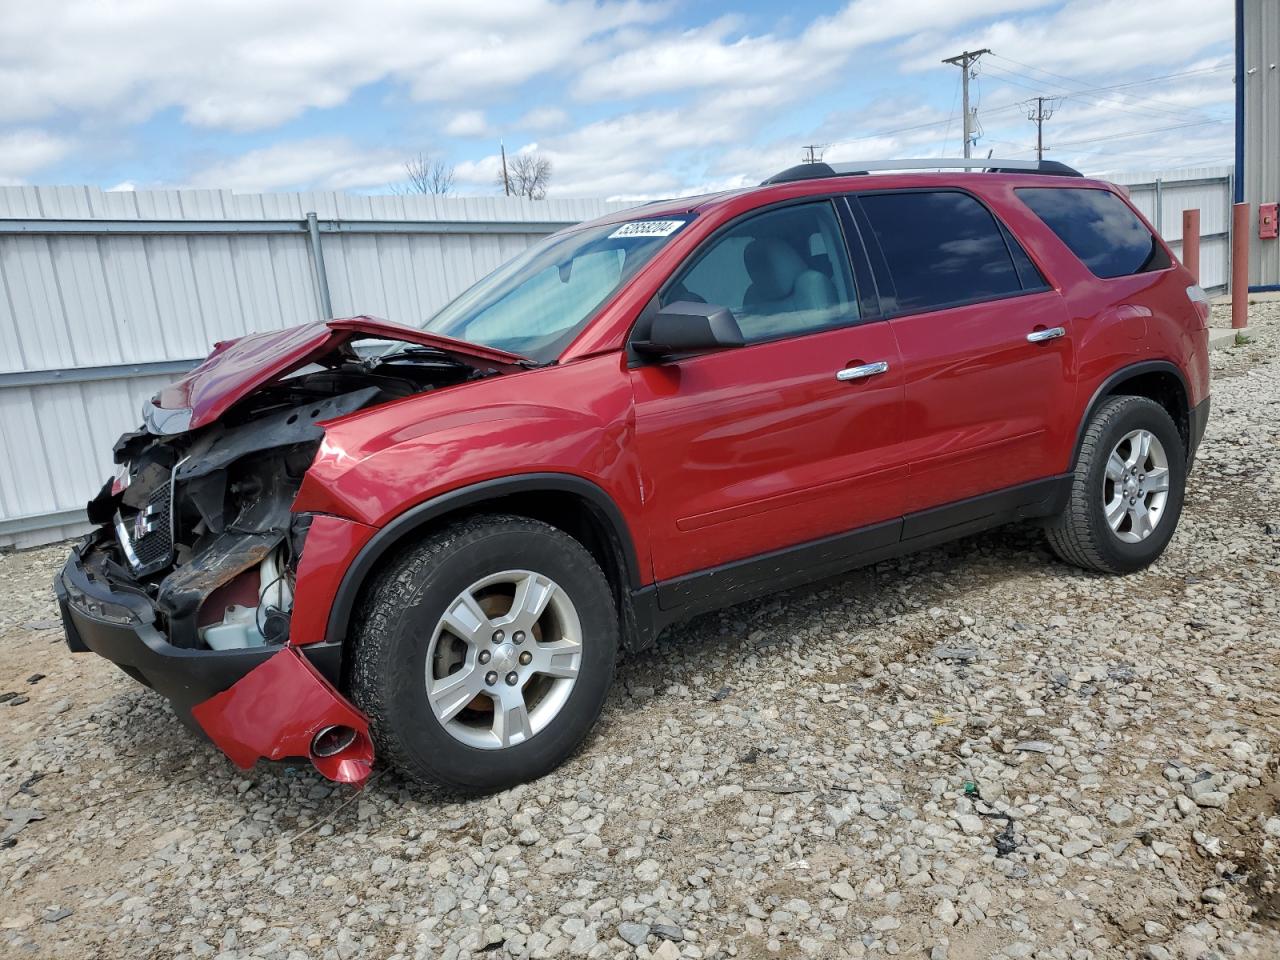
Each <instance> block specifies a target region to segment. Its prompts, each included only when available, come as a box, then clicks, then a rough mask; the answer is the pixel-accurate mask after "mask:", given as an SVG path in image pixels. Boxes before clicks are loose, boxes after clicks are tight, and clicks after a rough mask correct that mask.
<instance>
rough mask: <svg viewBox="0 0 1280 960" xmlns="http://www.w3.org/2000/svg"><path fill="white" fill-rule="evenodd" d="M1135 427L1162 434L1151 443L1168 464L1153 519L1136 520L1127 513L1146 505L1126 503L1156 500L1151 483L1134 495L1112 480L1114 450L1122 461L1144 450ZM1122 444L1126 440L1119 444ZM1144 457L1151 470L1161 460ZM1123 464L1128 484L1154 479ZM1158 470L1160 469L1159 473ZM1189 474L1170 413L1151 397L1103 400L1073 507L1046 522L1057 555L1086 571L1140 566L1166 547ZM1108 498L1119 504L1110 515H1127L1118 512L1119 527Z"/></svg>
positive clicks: (1089, 432) (1083, 447)
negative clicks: (1161, 497)
mask: <svg viewBox="0 0 1280 960" xmlns="http://www.w3.org/2000/svg"><path fill="white" fill-rule="evenodd" d="M1135 432H1146V433H1147V434H1149V435H1151V436H1153V437H1154V438H1155V440H1156V441H1158V444H1155V443H1152V444H1151V449H1152V451H1153V454H1152V456H1154V451H1156V450H1157V448H1158V449H1159V452H1160V454H1161V456H1162V457H1163V459H1164V461H1165V463H1166V464H1167V466H1166V467H1165V469H1167V471H1168V474H1167V477H1168V489H1167V490H1166V491H1164V494H1165V498H1164V500H1163V503H1162V504H1161V506H1160V507H1159V509H1158V511H1148V512H1147V513H1146V518H1147V519H1143V518H1141V517H1140V518H1138V519H1135V518H1134V516H1133V514H1132V513H1129V511H1130V510H1135V509H1136V510H1138V511H1141V510H1142V507H1141V506H1138V507H1136V508H1135V507H1133V506H1126V504H1135V503H1139V504H1149V503H1154V502H1155V500H1156V497H1155V495H1154V494H1153V493H1152V491H1151V490H1149V489H1147V488H1146V487H1145V486H1141V487H1139V488H1138V489H1136V490H1135V489H1132V488H1128V489H1129V492H1132V493H1133V494H1134V496H1133V497H1128V496H1127V494H1126V493H1125V490H1126V488H1125V487H1124V486H1123V484H1121V485H1120V486H1119V487H1117V484H1116V481H1115V480H1114V479H1113V476H1114V472H1115V471H1116V466H1115V465H1113V467H1112V470H1113V473H1112V474H1109V473H1108V463H1109V461H1111V456H1112V453H1113V451H1117V456H1118V457H1119V458H1120V460H1121V461H1125V460H1126V459H1129V460H1136V459H1137V458H1138V457H1139V456H1140V454H1139V453H1138V452H1137V448H1136V447H1135V446H1134V443H1136V442H1141V441H1140V437H1141V434H1140V433H1139V434H1138V438H1139V439H1137V440H1126V438H1127V437H1131V436H1133V435H1134V434H1135ZM1117 445H1121V446H1120V447H1119V450H1117ZM1143 463H1145V464H1146V466H1145V467H1144V469H1149V468H1150V466H1151V465H1153V464H1155V465H1158V460H1156V459H1145V460H1143ZM1125 466H1126V467H1127V468H1128V470H1127V471H1119V473H1120V475H1121V476H1123V477H1124V482H1125V483H1129V482H1133V483H1137V482H1138V478H1139V477H1142V478H1143V482H1144V483H1145V482H1150V481H1147V480H1146V477H1145V474H1142V473H1134V470H1135V469H1136V468H1135V467H1133V466H1130V465H1129V464H1128V463H1126V464H1125ZM1157 468H1158V467H1157ZM1126 474H1127V475H1126ZM1152 476H1153V477H1155V476H1156V474H1155V473H1154V472H1153V473H1152ZM1186 478H1187V466H1186V448H1185V447H1184V445H1183V441H1182V437H1181V435H1180V434H1179V433H1178V428H1177V427H1176V426H1174V423H1173V420H1172V419H1171V418H1170V417H1169V414H1168V412H1167V411H1166V410H1165V409H1164V408H1163V407H1161V406H1160V405H1159V404H1157V403H1155V402H1154V401H1152V400H1148V399H1147V398H1146V397H1128V396H1120V397H1110V398H1108V399H1106V400H1104V401H1103V402H1102V403H1101V404H1100V405H1099V406H1098V409H1097V410H1096V411H1095V412H1094V414H1093V416H1092V417H1091V418H1090V419H1089V423H1088V425H1087V426H1086V427H1085V431H1084V438H1083V440H1082V442H1081V444H1080V456H1079V458H1078V460H1077V461H1076V466H1075V471H1074V474H1073V476H1072V480H1071V495H1070V498H1069V500H1068V501H1067V506H1066V507H1065V509H1064V510H1063V511H1062V513H1060V514H1059V515H1058V516H1056V517H1054V518H1053V519H1052V520H1051V521H1050V522H1049V523H1048V524H1047V525H1046V532H1047V534H1048V539H1049V545H1050V546H1051V547H1052V548H1053V551H1054V553H1056V554H1057V555H1058V557H1059V558H1061V559H1062V560H1064V561H1066V562H1067V563H1070V564H1074V565H1075V566H1077V567H1082V568H1084V569H1085V570H1096V571H1100V572H1102V573H1115V574H1120V573H1133V572H1134V571H1136V570H1141V569H1143V568H1144V567H1146V566H1148V565H1150V564H1151V563H1152V562H1154V561H1155V560H1156V558H1157V557H1159V556H1160V554H1162V553H1163V552H1164V549H1165V547H1166V546H1168V544H1169V540H1170V539H1172V537H1173V534H1174V530H1175V529H1176V528H1177V525H1178V518H1179V516H1180V515H1181V514H1182V500H1183V494H1184V491H1185V487H1186ZM1156 485H1157V486H1158V485H1159V483H1158V482H1157V484H1156ZM1117 496H1118V499H1117ZM1108 502H1110V503H1118V507H1117V508H1116V510H1115V511H1113V512H1112V514H1111V515H1112V517H1113V518H1114V517H1116V516H1117V515H1118V514H1119V512H1120V511H1124V512H1125V513H1126V514H1128V515H1127V517H1125V516H1121V517H1120V525H1119V529H1116V528H1113V525H1112V522H1111V521H1110V520H1109V519H1108V510H1107V504H1108ZM1151 517H1154V520H1150V522H1151V526H1152V529H1151V530H1150V532H1149V533H1147V534H1145V535H1144V536H1142V537H1141V539H1138V540H1136V541H1135V540H1134V538H1135V537H1138V536H1139V535H1140V534H1141V532H1142V531H1143V530H1144V529H1146V526H1145V524H1146V523H1147V522H1148V520H1149V518H1151Z"/></svg>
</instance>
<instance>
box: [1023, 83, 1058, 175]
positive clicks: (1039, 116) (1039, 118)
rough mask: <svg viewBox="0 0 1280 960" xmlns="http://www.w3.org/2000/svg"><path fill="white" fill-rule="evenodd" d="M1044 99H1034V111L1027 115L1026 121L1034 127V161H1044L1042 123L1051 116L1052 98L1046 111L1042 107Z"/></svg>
mask: <svg viewBox="0 0 1280 960" xmlns="http://www.w3.org/2000/svg"><path fill="white" fill-rule="evenodd" d="M1044 100H1045V98H1044V97H1036V106H1035V110H1033V111H1032V112H1031V113H1028V114H1027V119H1028V120H1030V121H1032V122H1033V123H1034V124H1035V125H1036V159H1037V160H1043V159H1044V122H1045V121H1046V120H1048V119H1049V118H1050V117H1052V116H1053V98H1050V99H1049V109H1048V110H1047V111H1046V110H1045V106H1044Z"/></svg>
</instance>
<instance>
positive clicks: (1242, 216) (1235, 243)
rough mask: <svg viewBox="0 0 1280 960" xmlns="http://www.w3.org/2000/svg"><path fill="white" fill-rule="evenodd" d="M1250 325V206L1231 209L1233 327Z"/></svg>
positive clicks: (1236, 328)
mask: <svg viewBox="0 0 1280 960" xmlns="http://www.w3.org/2000/svg"><path fill="white" fill-rule="evenodd" d="M1248 325H1249V204H1247V203H1237V204H1234V205H1233V206H1232V207H1231V327H1232V329H1233V330H1241V329H1243V328H1245V327H1247V326H1248Z"/></svg>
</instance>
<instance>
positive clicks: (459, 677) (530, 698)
mask: <svg viewBox="0 0 1280 960" xmlns="http://www.w3.org/2000/svg"><path fill="white" fill-rule="evenodd" d="M617 644H618V620H617V614H616V612H615V610H614V604H613V596H612V593H611V591H610V589H609V584H608V582H607V580H606V579H605V577H604V574H603V573H601V571H600V568H599V567H598V566H597V565H596V563H595V560H594V559H593V558H592V557H591V555H590V553H588V552H587V550H586V549H585V548H584V547H583V546H582V545H581V544H580V543H578V542H577V541H576V540H574V539H573V538H572V537H570V536H568V535H567V534H565V533H564V532H562V531H560V530H558V529H556V528H555V527H552V526H549V525H548V524H545V523H540V522H538V521H535V520H529V519H526V518H523V517H509V516H487V517H476V518H472V519H469V520H465V521H462V522H460V523H457V524H454V525H452V526H450V527H447V528H445V529H443V530H441V531H440V532H439V533H437V534H435V535H434V536H432V537H431V538H430V539H428V540H427V541H425V542H424V543H422V544H420V545H417V546H415V547H413V548H411V549H410V550H408V551H406V552H405V553H404V554H402V555H401V556H400V557H399V558H397V560H396V561H394V562H393V563H392V564H391V566H390V567H388V568H387V569H386V570H385V571H384V572H383V573H382V574H381V575H380V576H379V578H378V580H377V582H376V583H375V584H374V586H373V589H372V591H371V592H370V595H369V596H368V598H367V600H366V602H365V604H364V606H363V608H362V612H361V616H360V618H359V623H358V626H357V628H356V634H355V644H354V646H353V649H352V653H351V655H352V667H351V692H352V699H353V700H354V701H355V702H356V704H357V705H358V706H360V708H361V709H363V710H364V711H365V712H366V713H367V714H368V715H369V721H370V726H371V731H372V733H373V737H374V740H375V742H376V744H377V746H378V749H379V752H380V753H381V754H382V755H383V756H384V757H386V759H387V760H389V761H390V762H391V763H392V764H393V765H394V766H396V767H397V768H398V769H399V770H400V771H401V772H402V773H404V774H406V775H407V776H410V777H412V778H414V779H417V780H430V781H435V782H437V783H441V784H444V785H446V786H449V787H453V788H459V789H465V790H494V789H500V788H502V787H508V786H512V785H514V784H517V783H521V782H523V781H526V780H530V779H533V778H535V777H539V776H541V775H543V774H544V773H547V772H548V771H550V770H552V769H553V768H554V767H556V766H558V765H559V764H560V763H561V762H562V761H563V760H564V759H565V758H566V757H568V756H569V755H570V754H571V753H572V752H573V750H574V749H575V748H577V746H578V745H579V744H580V743H581V742H582V740H583V739H584V738H585V736H586V735H587V732H588V731H589V730H590V728H591V726H592V724H594V723H595V720H596V718H597V717H598V716H599V714H600V710H601V708H602V707H603V705H604V699H605V696H606V694H607V692H608V689H609V684H610V682H611V680H612V677H613V666H614V659H615V656H616V651H617Z"/></svg>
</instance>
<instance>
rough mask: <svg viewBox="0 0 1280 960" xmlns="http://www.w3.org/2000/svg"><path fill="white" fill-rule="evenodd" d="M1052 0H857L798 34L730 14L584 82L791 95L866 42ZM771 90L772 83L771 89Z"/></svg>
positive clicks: (591, 96)
mask: <svg viewBox="0 0 1280 960" xmlns="http://www.w3.org/2000/svg"><path fill="white" fill-rule="evenodd" d="M1049 2H1050V0H965V2H957V0H853V2H851V3H848V4H846V5H845V6H844V7H843V8H842V9H841V10H840V11H839V12H838V13H836V14H834V15H832V16H830V17H822V18H819V19H817V20H815V21H813V22H812V23H811V24H810V25H809V26H808V27H807V28H806V29H805V30H804V31H803V32H801V33H800V34H799V35H798V36H795V37H782V36H778V35H776V34H772V33H766V34H761V35H759V36H737V35H736V34H737V22H736V20H734V19H732V18H722V19H720V20H717V21H714V22H713V23H710V24H707V25H706V26H704V27H699V28H696V29H693V30H687V31H684V32H683V33H680V34H676V35H670V34H667V35H658V36H656V37H654V38H652V39H651V40H650V41H648V42H645V43H642V44H638V45H636V46H635V47H634V48H632V49H630V50H627V51H625V52H623V53H621V54H619V55H617V56H615V57H612V58H609V59H607V60H602V61H599V62H597V63H595V64H593V65H591V66H589V67H587V68H586V69H585V70H584V71H583V72H582V74H581V76H580V77H579V79H578V83H577V85H576V88H575V89H576V92H577V95H578V96H580V97H582V98H583V99H587V100H595V99H605V98H611V97H637V96H643V95H649V94H655V93H671V92H674V91H679V90H709V89H718V90H725V91H729V92H734V93H738V94H739V95H741V94H742V93H743V92H744V91H745V92H750V91H756V99H757V101H761V100H766V101H770V102H774V101H776V102H785V101H787V100H793V99H799V98H801V97H803V96H805V95H807V94H810V93H812V91H813V89H814V85H815V84H816V83H819V82H821V81H823V80H825V79H829V78H831V77H832V76H834V75H835V74H836V73H838V72H839V71H841V70H842V69H843V68H844V67H845V66H846V65H847V64H848V63H849V61H850V60H851V59H852V58H853V57H854V56H855V55H856V52H857V50H858V48H860V47H864V46H867V45H869V44H872V43H877V42H881V41H884V40H889V39H892V38H894V37H901V36H906V35H909V34H911V33H913V32H916V31H918V30H925V29H933V30H936V29H943V28H948V27H954V26H957V25H959V24H962V23H966V22H970V21H972V20H976V19H981V18H983V17H989V16H991V15H992V14H998V13H1007V12H1010V11H1014V10H1025V9H1027V8H1031V7H1040V6H1044V5H1046V4H1047V3H1049ZM765 91H768V92H767V93H765Z"/></svg>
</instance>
